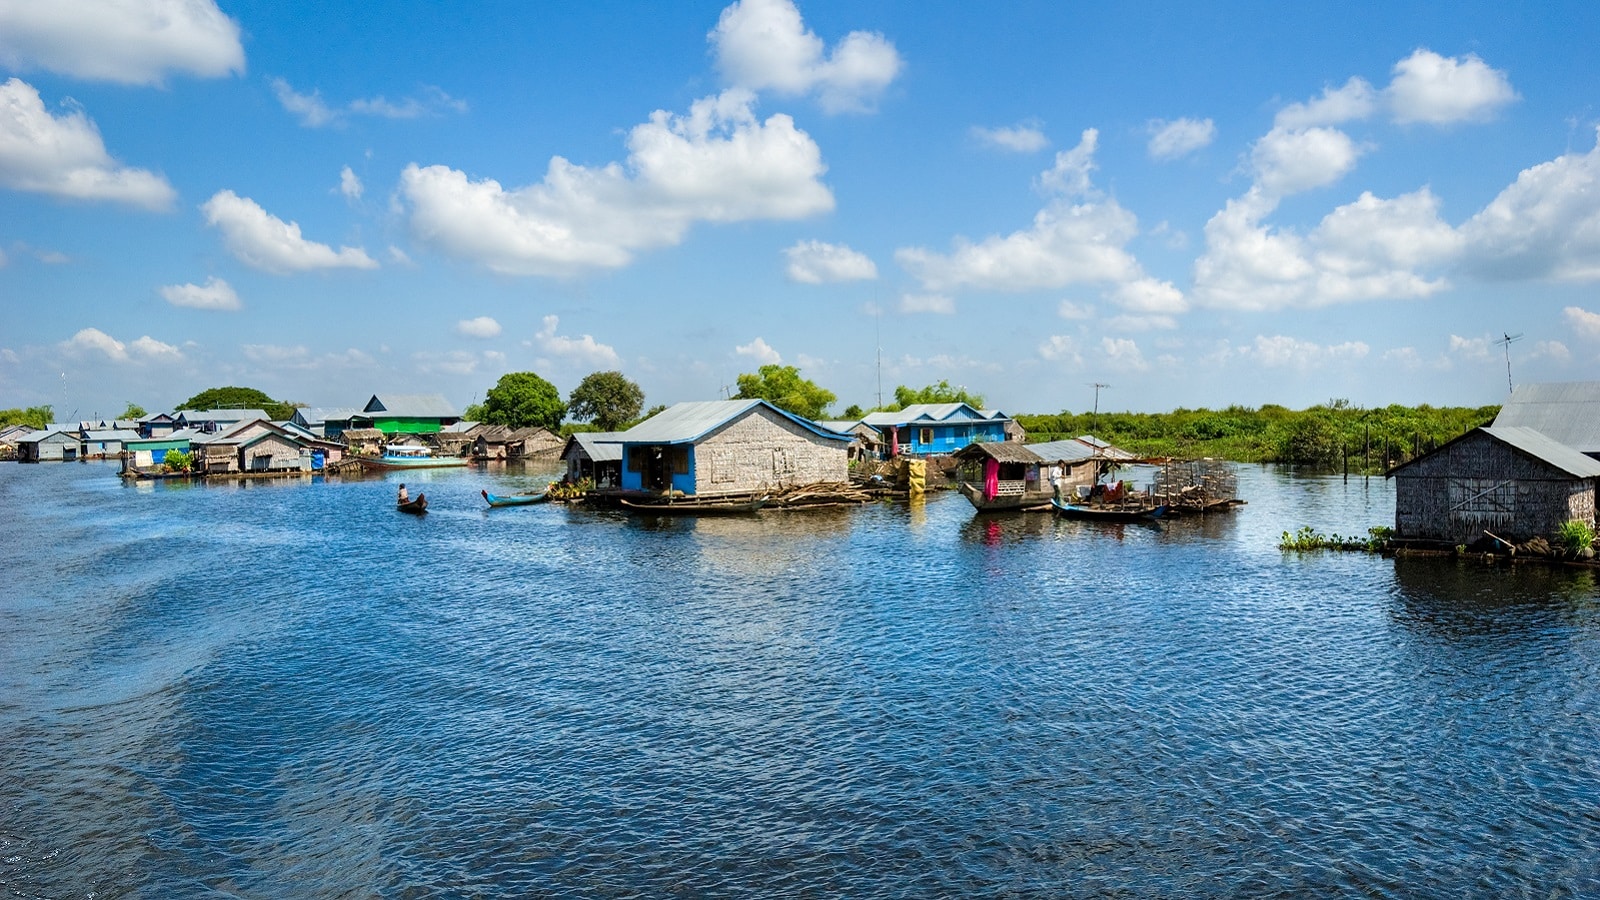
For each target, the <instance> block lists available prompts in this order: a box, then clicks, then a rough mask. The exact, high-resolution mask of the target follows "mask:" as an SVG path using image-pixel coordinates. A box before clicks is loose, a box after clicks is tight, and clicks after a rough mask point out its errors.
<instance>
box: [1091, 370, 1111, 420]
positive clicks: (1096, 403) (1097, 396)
mask: <svg viewBox="0 0 1600 900" xmlns="http://www.w3.org/2000/svg"><path fill="white" fill-rule="evenodd" d="M1089 386H1090V387H1092V388H1094V413H1093V414H1092V415H1090V416H1089V430H1090V431H1094V429H1095V426H1096V425H1098V424H1099V419H1100V389H1101V388H1108V387H1111V385H1109V384H1101V383H1100V382H1098V381H1095V382H1091V383H1090V384H1089Z"/></svg>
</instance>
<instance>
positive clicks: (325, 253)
mask: <svg viewBox="0 0 1600 900" xmlns="http://www.w3.org/2000/svg"><path fill="white" fill-rule="evenodd" d="M200 211H201V212H203V213H205V217H206V224H208V225H210V226H211V227H213V228H216V229H219V230H220V231H221V232H222V238H223V242H224V243H225V244H227V246H228V251H229V252H230V253H232V254H233V255H234V256H235V257H236V258H238V259H239V261H240V262H243V263H245V264H247V265H250V266H253V267H255V268H257V269H261V270H262V271H265V272H274V273H277V274H286V273H289V272H307V271H313V270H317V269H340V268H348V269H375V268H377V267H378V264H377V262H375V261H374V260H373V259H372V258H371V257H370V256H368V255H367V253H366V251H365V250H362V249H360V248H358V247H340V248H339V249H338V250H334V249H333V248H332V247H329V246H328V245H327V244H319V243H317V242H315V241H308V240H306V239H305V238H304V237H302V236H301V235H300V226H299V224H298V223H295V222H284V221H283V220H282V219H279V218H278V217H276V216H274V215H271V214H269V213H268V212H267V211H266V210H264V209H262V208H261V207H260V205H258V204H257V203H256V202H255V201H254V200H251V199H250V198H248V197H240V196H238V195H237V194H235V193H234V192H233V191H227V190H224V191H218V192H217V193H216V194H213V195H212V197H211V199H210V200H207V201H206V202H205V203H204V204H202V205H201V206H200Z"/></svg>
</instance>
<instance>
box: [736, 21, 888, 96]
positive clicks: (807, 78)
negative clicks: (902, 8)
mask: <svg viewBox="0 0 1600 900" xmlns="http://www.w3.org/2000/svg"><path fill="white" fill-rule="evenodd" d="M707 40H709V41H710V42H711V45H712V52H713V54H714V55H715V57H716V64H717V68H718V69H719V70H720V71H721V72H722V75H723V77H724V78H725V79H727V81H728V83H729V84H731V85H735V86H737V87H741V88H746V89H749V90H752V91H766V90H771V91H776V92H778V93H781V94H788V95H800V94H809V93H812V92H815V93H816V95H817V100H818V102H819V103H820V104H821V106H822V108H823V109H824V110H826V111H828V112H860V111H867V110H870V109H871V108H872V106H873V104H874V103H875V102H876V101H877V99H878V97H879V96H880V95H881V94H882V93H883V91H884V89H885V88H887V87H888V86H889V84H890V83H891V82H893V81H894V79H895V77H896V76H897V75H899V73H900V69H901V67H902V65H903V64H902V62H901V59H900V54H899V52H898V51H897V50H895V48H894V44H892V43H890V42H889V41H888V40H887V39H886V38H884V36H883V35H881V34H877V33H875V32H866V31H852V32H850V33H849V34H848V35H846V36H845V37H844V39H843V40H841V41H839V43H838V44H836V45H834V47H833V50H832V51H831V52H827V50H826V47H825V46H824V44H823V41H822V39H821V38H819V37H817V35H816V34H815V33H813V32H812V31H810V30H809V29H807V28H806V26H805V23H804V22H803V21H802V20H801V18H800V11H799V10H798V9H796V8H795V5H794V4H793V3H792V2H790V0H738V2H736V3H734V4H733V5H731V6H729V7H728V8H726V9H724V10H723V11H722V15H721V17H719V18H718V20H717V27H716V28H715V29H713V30H712V32H711V33H710V34H709V35H708V36H707Z"/></svg>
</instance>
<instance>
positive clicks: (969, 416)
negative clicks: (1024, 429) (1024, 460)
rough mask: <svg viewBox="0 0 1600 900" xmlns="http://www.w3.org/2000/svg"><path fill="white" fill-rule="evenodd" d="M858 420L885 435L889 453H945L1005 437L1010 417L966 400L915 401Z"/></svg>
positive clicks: (892, 454)
mask: <svg viewBox="0 0 1600 900" xmlns="http://www.w3.org/2000/svg"><path fill="white" fill-rule="evenodd" d="M861 421H862V422H864V423H866V424H868V425H871V426H872V427H873V428H876V429H877V430H878V431H879V432H880V433H882V434H883V435H884V439H885V440H886V441H887V443H888V445H889V455H890V456H948V455H950V454H952V453H955V452H956V451H957V450H960V449H961V448H962V447H965V446H967V445H968V444H971V443H976V442H984V441H989V442H995V443H999V442H1001V441H1004V440H1006V439H1007V434H1006V423H1007V422H1010V421H1011V417H1010V416H1007V415H1006V414H1005V413H1003V412H1001V411H999V410H997V409H996V410H988V411H984V410H978V409H973V408H972V407H971V406H969V405H968V404H965V403H914V404H912V405H910V406H907V407H906V408H904V409H900V410H896V411H893V412H875V413H869V414H868V415H867V417H866V418H864V419H862V420H861Z"/></svg>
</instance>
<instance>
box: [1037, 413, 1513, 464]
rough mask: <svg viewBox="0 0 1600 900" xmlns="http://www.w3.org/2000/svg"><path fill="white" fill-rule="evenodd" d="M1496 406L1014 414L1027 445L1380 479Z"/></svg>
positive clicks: (1487, 417)
mask: <svg viewBox="0 0 1600 900" xmlns="http://www.w3.org/2000/svg"><path fill="white" fill-rule="evenodd" d="M1499 409H1500V408H1499V407H1498V406H1480V407H1476V408H1473V407H1436V406H1427V405H1423V406H1416V407H1410V406H1398V405H1395V406H1385V407H1381V408H1376V409H1361V408H1358V407H1353V406H1351V405H1350V404H1349V403H1348V402H1347V401H1344V400H1331V401H1329V402H1328V403H1325V404H1319V405H1317V406H1313V407H1311V408H1310V409H1306V410H1301V411H1298V412H1296V411H1294V410H1291V409H1287V408H1285V407H1282V406H1277V405H1272V404H1269V405H1266V406H1263V407H1261V408H1260V409H1251V408H1249V407H1243V406H1230V407H1228V408H1226V409H1221V410H1209V409H1177V410H1173V411H1172V412H1168V413H1104V412H1103V413H1099V414H1098V415H1096V414H1092V413H1077V414H1074V413H1070V412H1063V413H1060V414H1058V415H1053V416H1051V415H1019V416H1017V421H1018V422H1019V423H1020V424H1021V425H1022V427H1023V428H1025V429H1027V431H1028V440H1030V441H1053V440H1061V439H1063V438H1074V437H1077V436H1078V435H1081V434H1093V435H1095V436H1096V437H1099V438H1100V439H1102V440H1106V441H1110V442H1111V443H1113V444H1116V445H1117V446H1119V447H1122V448H1124V449H1127V450H1130V451H1132V452H1134V453H1139V454H1143V455H1146V456H1180V457H1212V458H1217V459H1229V460H1233V461H1235V462H1280V463H1296V464H1300V465H1309V466H1318V467H1322V468H1327V469H1339V468H1342V467H1343V466H1344V465H1345V464H1346V463H1347V462H1348V465H1349V467H1350V471H1352V472H1373V473H1376V472H1383V471H1385V470H1386V469H1387V468H1390V467H1393V466H1396V465H1399V464H1400V463H1403V462H1406V461H1407V460H1410V459H1411V458H1413V457H1415V456H1418V455H1420V454H1422V453H1426V452H1427V451H1429V450H1431V449H1433V448H1434V447H1437V446H1439V445H1440V444H1443V443H1444V442H1446V441H1449V440H1452V439H1454V438H1456V437H1459V436H1460V435H1462V434H1464V433H1466V432H1468V431H1471V430H1472V429H1473V428H1476V427H1478V426H1480V425H1487V424H1489V423H1490V422H1491V421H1493V420H1494V417H1495V414H1496V413H1497V412H1499Z"/></svg>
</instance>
